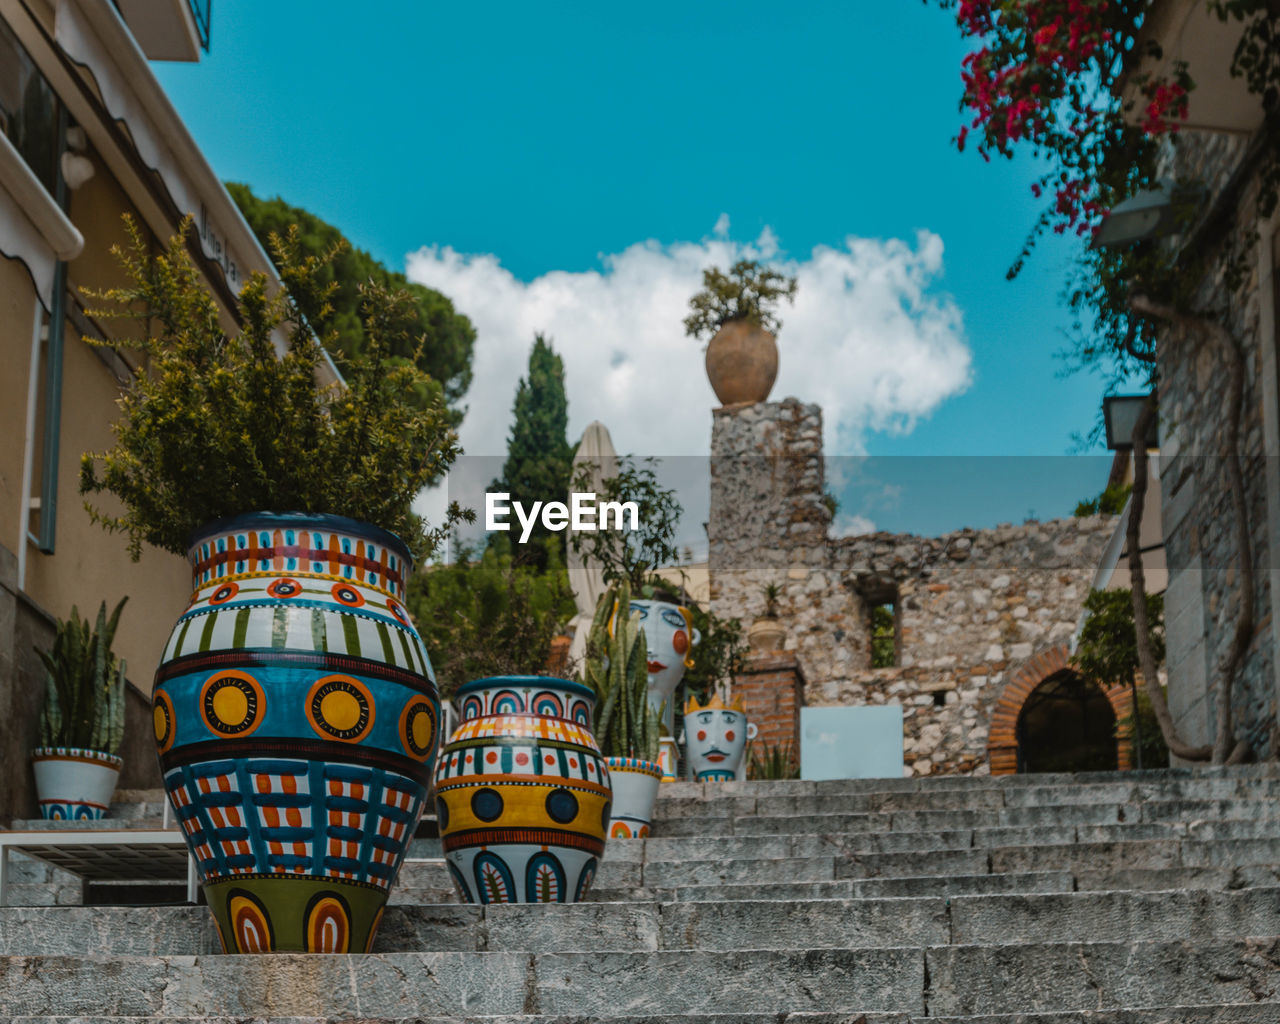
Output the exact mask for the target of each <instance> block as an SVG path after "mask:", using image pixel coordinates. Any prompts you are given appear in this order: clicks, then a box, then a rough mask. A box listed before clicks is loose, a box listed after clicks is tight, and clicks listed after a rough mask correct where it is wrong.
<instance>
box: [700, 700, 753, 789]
mask: <svg viewBox="0 0 1280 1024" xmlns="http://www.w3.org/2000/svg"><path fill="white" fill-rule="evenodd" d="M756 731H757V730H756V727H755V724H754V723H750V722H748V721H747V714H746V712H745V711H744V710H743V708H742V703H741V700H740V699H739V700H737V701H734V703H733V704H732V705H731V706H727V705H725V704H724V702H723V701H721V700H720V697H719V695H716V696H714V697H712V698H711V700H710V701H708V702H707V704H706V705H705V706H704V705H701V704H699V703H698V701H697V699H696V698H692V699H690V701H689V703H688V704H686V705H685V709H684V734H685V753H686V757H687V759H688V763H689V775H690V777H691V778H694V779H697V780H698V781H700V782H705V781H730V780H733V779H739V778H745V776H746V773H745V772H743V771H742V754H743V751H745V750H746V746H747V740H751V739H755V737H756Z"/></svg>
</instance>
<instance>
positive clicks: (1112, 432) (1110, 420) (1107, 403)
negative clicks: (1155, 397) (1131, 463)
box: [1102, 395, 1160, 452]
mask: <svg viewBox="0 0 1280 1024" xmlns="http://www.w3.org/2000/svg"><path fill="white" fill-rule="evenodd" d="M1149 397H1150V396H1149V395H1107V396H1106V397H1105V398H1104V399H1103V400H1102V420H1103V423H1105V424H1106V428H1107V450H1108V451H1113V452H1119V451H1128V450H1129V449H1131V448H1132V447H1133V428H1134V427H1135V426H1136V425H1137V423H1138V416H1139V414H1140V413H1141V412H1142V407H1143V406H1144V405H1146V404H1147V399H1148V398H1149ZM1157 426H1158V424H1157V422H1156V417H1154V416H1152V417H1151V421H1150V423H1148V424H1147V436H1146V438H1145V440H1146V447H1147V448H1156V447H1159V443H1160V440H1159V431H1158V430H1157Z"/></svg>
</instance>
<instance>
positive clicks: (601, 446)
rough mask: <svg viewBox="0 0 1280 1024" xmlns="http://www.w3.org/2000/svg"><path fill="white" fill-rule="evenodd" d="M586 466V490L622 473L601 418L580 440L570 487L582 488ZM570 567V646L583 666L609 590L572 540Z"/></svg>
mask: <svg viewBox="0 0 1280 1024" xmlns="http://www.w3.org/2000/svg"><path fill="white" fill-rule="evenodd" d="M584 469H585V470H586V476H587V480H588V481H589V483H588V484H587V486H586V487H584V488H582V489H583V490H587V491H595V492H596V493H597V494H599V493H600V490H601V488H602V487H603V486H604V482H605V481H606V480H608V479H610V478H611V477H615V476H617V475H618V453H617V451H616V450H615V449H614V447H613V439H612V438H611V437H610V436H609V429H608V427H606V426H605V425H604V424H603V423H601V422H600V421H599V420H595V421H594V422H592V423H590V424H588V425H587V429H586V430H584V431H583V432H582V440H581V441H579V442H578V451H577V454H575V455H574V457H573V476H572V478H571V482H570V487H571V488H573V489H574V490H578V489H579V488H578V485H577V484H576V483H575V482H574V481H577V480H578V479H579V477H580V475H581V474H582V473H583V470H584ZM569 533H570V540H571V541H572V534H573V531H572V530H570V531H569ZM568 570H569V586H570V588H571V589H572V590H573V597H574V600H575V601H576V602H577V605H578V614H577V615H576V616H574V619H573V622H572V625H573V626H574V627H575V628H574V632H573V642H572V643H571V644H570V645H569V663H570V664H571V665H574V666H577V667H581V665H582V661H583V658H584V657H585V656H586V653H587V631H588V630H589V629H590V628H591V620H592V618H594V617H595V613H596V603H597V602H598V601H599V600H600V596H601V595H602V594H603V593H604V591H605V586H604V574H603V573H602V572H601V570H600V565H599V564H598V563H597V562H595V561H594V560H591V559H587V558H585V557H584V556H583V555H580V554H578V552H576V551H574V550H573V544H572V542H571V543H570V544H569V558H568Z"/></svg>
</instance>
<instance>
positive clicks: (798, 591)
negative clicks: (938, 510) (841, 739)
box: [708, 399, 1115, 775]
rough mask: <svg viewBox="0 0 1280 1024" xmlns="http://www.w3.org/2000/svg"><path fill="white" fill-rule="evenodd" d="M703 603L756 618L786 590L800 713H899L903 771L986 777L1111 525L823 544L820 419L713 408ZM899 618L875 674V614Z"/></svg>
mask: <svg viewBox="0 0 1280 1024" xmlns="http://www.w3.org/2000/svg"><path fill="white" fill-rule="evenodd" d="M714 415H715V421H714V426H713V433H712V485H711V516H710V523H709V526H708V537H709V542H710V552H709V561H710V570H711V581H712V607H713V609H714V611H715V612H716V614H717V615H721V616H733V617H737V618H740V619H742V620H743V622H744V623H749V622H750V621H751V620H752V619H754V618H756V617H757V616H759V615H760V614H761V613H762V612H763V610H764V596H763V593H762V590H763V588H764V586H765V585H766V584H767V583H771V582H774V583H778V584H779V585H780V586H781V587H782V599H781V601H780V602H779V611H780V613H781V618H782V621H783V623H784V625H785V626H786V628H787V633H788V636H787V641H786V646H787V648H788V649H789V650H793V651H795V653H796V655H797V656H798V658H799V661H800V665H801V667H802V670H803V674H804V679H805V684H804V703H806V704H809V705H833V704H890V703H892V704H900V705H902V707H903V715H904V731H905V736H904V747H905V754H906V761H907V765H908V766H909V769H910V770H911V771H912V772H914V773H916V774H919V775H929V774H934V773H982V772H985V771H987V770H988V764H987V761H988V753H987V746H988V740H989V730H990V722H991V717H992V713H993V711H994V709H995V705H996V701H997V700H998V698H999V696H1000V694H1001V692H1002V690H1003V688H1004V686H1005V684H1006V682H1007V681H1008V679H1010V678H1011V674H1012V673H1013V672H1015V671H1016V670H1017V669H1018V668H1019V667H1020V666H1021V665H1023V664H1024V663H1026V662H1028V661H1029V660H1030V659H1031V658H1032V657H1033V655H1035V654H1036V653H1037V652H1040V651H1043V650H1046V649H1048V648H1051V647H1055V646H1058V645H1061V644H1062V643H1064V642H1065V641H1066V640H1068V638H1070V636H1071V635H1072V633H1073V632H1074V630H1075V628H1076V625H1077V623H1078V621H1079V617H1080V613H1081V608H1082V606H1083V602H1084V598H1085V596H1086V595H1087V593H1088V589H1089V585H1090V582H1091V579H1092V577H1093V574H1094V572H1095V571H1096V569H1097V566H1098V561H1099V559H1100V557H1101V553H1102V550H1103V548H1104V547H1105V546H1106V542H1107V540H1108V539H1109V538H1110V536H1111V534H1112V532H1113V531H1114V529H1115V521H1114V519H1113V518H1111V517H1105V516H1095V517H1090V518H1083V519H1074V518H1073V519H1059V520H1052V521H1049V522H1044V523H1039V522H1027V523H1023V524H1021V525H1018V526H1013V525H1006V526H1000V527H998V528H996V529H994V530H958V531H955V532H953V533H949V534H945V535H943V536H941V537H932V538H927V537H914V536H908V535H898V534H890V533H873V534H867V535H864V536H859V537H852V538H841V539H830V538H828V535H827V534H828V524H829V521H830V513H829V512H828V510H827V508H826V506H825V505H824V503H823V464H822V440H821V438H822V420H821V411H820V410H819V409H818V408H817V406H813V405H803V404H801V403H800V402H797V401H796V400H795V399H787V400H786V401H784V402H779V403H769V404H760V405H754V406H747V407H730V408H725V409H720V410H717V411H716V412H715V414H714ZM890 600H892V601H893V602H894V603H895V604H896V609H897V630H898V664H897V666H896V667H894V668H882V669H873V668H872V667H871V644H870V610H871V607H872V606H873V605H875V604H881V603H885V602H887V601H890Z"/></svg>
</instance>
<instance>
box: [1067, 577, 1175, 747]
mask: <svg viewBox="0 0 1280 1024" xmlns="http://www.w3.org/2000/svg"><path fill="white" fill-rule="evenodd" d="M1146 597H1147V619H1148V621H1149V623H1150V628H1149V630H1148V635H1149V637H1150V642H1151V650H1152V653H1153V655H1154V656H1155V660H1156V662H1157V663H1160V662H1163V661H1164V653H1165V640H1164V596H1163V595H1162V594H1147V595H1146ZM1084 608H1085V611H1086V612H1087V613H1088V618H1087V619H1085V623H1084V627H1083V628H1082V629H1081V630H1080V642H1079V645H1078V646H1077V647H1076V653H1075V655H1074V656H1073V657H1072V659H1071V663H1072V664H1073V665H1075V667H1076V668H1077V669H1078V670H1079V672H1080V674H1081V675H1082V676H1083V677H1084V678H1085V679H1086V680H1088V681H1089V682H1092V683H1096V684H1097V685H1099V686H1101V687H1103V688H1106V687H1111V686H1115V685H1116V684H1117V683H1123V684H1125V685H1126V686H1128V687H1129V688H1130V692H1131V693H1132V694H1133V699H1134V709H1135V711H1136V713H1137V723H1136V725H1137V728H1136V729H1135V733H1136V735H1135V736H1134V744H1135V746H1136V747H1137V748H1138V750H1139V761H1138V763H1139V766H1140V767H1143V768H1160V767H1167V766H1168V764H1169V748H1168V746H1167V744H1166V743H1165V740H1164V736H1163V734H1162V732H1161V729H1160V723H1159V722H1158V721H1157V720H1156V717H1155V711H1154V709H1153V708H1152V706H1151V700H1150V698H1149V697H1148V696H1147V694H1146V692H1145V691H1144V692H1142V693H1141V694H1139V692H1138V689H1137V686H1136V684H1135V676H1136V674H1137V672H1138V668H1139V664H1138V640H1137V635H1138V634H1137V630H1136V629H1135V628H1134V623H1133V596H1132V594H1131V592H1130V591H1128V590H1091V591H1089V596H1088V597H1087V598H1085V602H1084Z"/></svg>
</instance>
